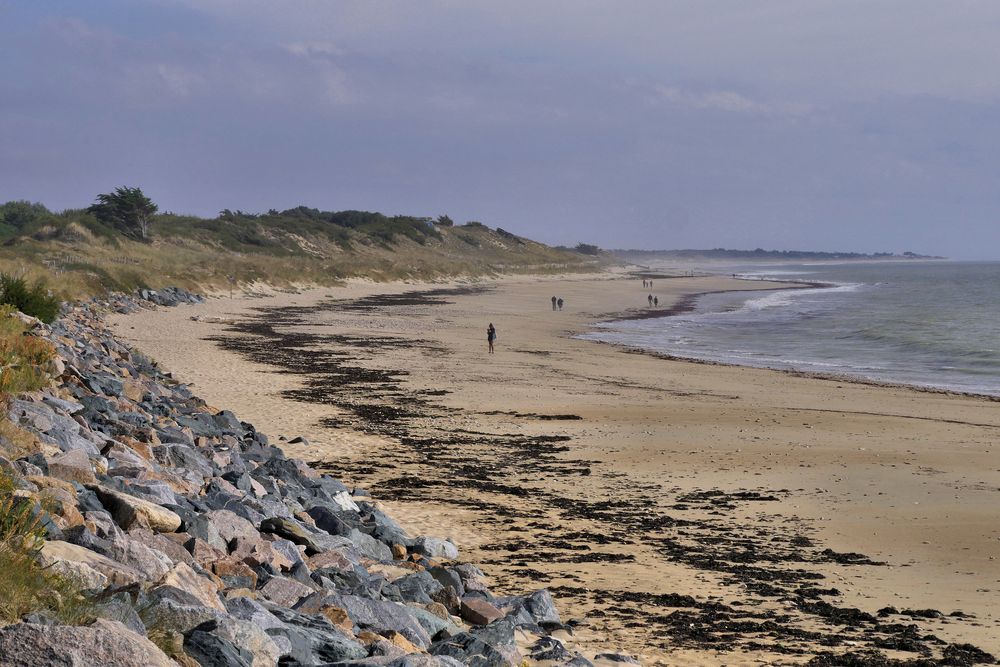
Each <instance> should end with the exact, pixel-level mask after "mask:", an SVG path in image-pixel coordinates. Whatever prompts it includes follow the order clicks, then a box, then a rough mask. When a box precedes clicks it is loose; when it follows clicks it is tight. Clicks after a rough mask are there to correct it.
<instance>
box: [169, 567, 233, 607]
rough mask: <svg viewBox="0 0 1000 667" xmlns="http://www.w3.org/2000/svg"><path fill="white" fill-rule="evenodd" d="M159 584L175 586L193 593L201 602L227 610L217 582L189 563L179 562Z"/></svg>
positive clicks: (207, 605)
mask: <svg viewBox="0 0 1000 667" xmlns="http://www.w3.org/2000/svg"><path fill="white" fill-rule="evenodd" d="M157 585H158V586H173V587H174V588H179V589H180V590H182V591H184V592H186V593H190V594H191V595H193V596H194V597H195V598H196V599H197V600H198V601H199V602H200V603H201V604H203V605H204V606H206V607H209V608H211V609H217V610H219V611H226V605H224V604H223V603H222V601H221V600H220V599H219V591H218V587H217V586H216V584H215V582H214V581H212V580H211V579H209V578H208V577H204V576H202V575H200V574H198V573H197V572H195V571H194V570H192V569H191V566H190V565H188V564H187V563H178V564H177V565H174V567H173V568H172V569H171V570H170V571H169V572H167V573H166V574H165V575H163V578H162V579H160V581H159V582H158V583H157Z"/></svg>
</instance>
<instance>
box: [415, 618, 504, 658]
mask: <svg viewBox="0 0 1000 667" xmlns="http://www.w3.org/2000/svg"><path fill="white" fill-rule="evenodd" d="M514 637H515V635H514V626H513V624H512V623H510V622H508V621H507V620H506V619H503V620H499V621H496V622H495V623H492V624H491V625H488V626H486V627H484V628H481V629H479V630H473V631H470V632H462V633H460V634H458V635H455V636H454V637H449V638H448V639H444V640H442V641H439V642H436V643H435V644H434V645H432V646H431V647H430V649H429V652H430V654H431V655H436V656H446V657H449V658H454V659H455V660H458V661H459V662H462V663H466V664H472V665H476V666H477V667H517V665H520V664H521V654H520V653H519V652H518V650H517V642H516V641H515V639H514Z"/></svg>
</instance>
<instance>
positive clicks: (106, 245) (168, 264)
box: [0, 202, 601, 299]
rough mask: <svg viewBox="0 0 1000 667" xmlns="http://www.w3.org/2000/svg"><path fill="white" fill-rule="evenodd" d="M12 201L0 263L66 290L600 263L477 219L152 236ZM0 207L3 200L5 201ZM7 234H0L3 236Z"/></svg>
mask: <svg viewBox="0 0 1000 667" xmlns="http://www.w3.org/2000/svg"><path fill="white" fill-rule="evenodd" d="M11 204H19V207H15V208H16V210H17V212H18V215H19V216H20V217H17V218H16V220H17V221H18V222H17V224H19V225H20V226H19V227H18V228H17V229H14V228H13V227H11V230H13V231H11V230H8V231H7V232H6V233H5V234H6V241H3V244H2V245H0V271H5V272H8V273H12V274H14V275H17V276H19V277H23V278H24V279H25V280H27V281H29V282H33V281H36V280H38V279H40V278H45V279H48V282H49V284H50V285H52V287H53V288H54V289H55V290H56V291H57V293H58V296H60V297H62V298H67V299H68V298H78V297H85V296H90V295H96V294H101V293H104V292H106V291H108V290H118V291H132V290H134V289H136V288H139V287H147V288H154V289H155V288H157V287H164V286H168V285H176V286H179V287H185V288H188V289H194V290H202V291H206V290H212V289H218V290H224V289H228V288H229V287H230V285H231V284H232V285H237V286H238V285H247V284H251V283H259V282H266V283H270V284H273V285H275V286H289V285H330V284H336V283H337V282H338V281H341V280H343V279H345V278H350V277H359V276H363V277H366V278H370V279H373V280H378V281H387V280H428V279H430V280H433V279H438V278H444V277H453V276H459V275H468V276H489V275H497V274H501V273H553V272H561V271H588V270H594V269H595V268H597V267H598V266H599V265H600V264H601V260H600V259H599V258H595V257H592V256H584V255H581V254H580V253H576V252H574V251H570V250H566V249H556V248H550V247H548V246H545V245H543V244H540V243H535V242H533V241H530V240H528V239H524V238H520V237H518V236H515V235H513V234H510V233H509V232H506V231H503V230H493V229H490V228H488V227H486V226H485V225H482V224H467V225H462V226H447V225H440V224H435V223H433V222H432V221H430V220H429V219H427V218H415V217H411V216H391V217H390V216H384V215H381V214H378V213H368V212H364V211H340V212H324V211H318V210H315V209H308V208H305V207H299V208H296V209H289V210H288V211H282V212H280V213H279V212H277V211H272V212H269V213H267V214H261V215H251V214H246V213H242V212H239V211H237V212H236V213H233V212H231V211H223V212H222V213H221V214H220V215H219V216H218V217H217V218H211V219H205V218H197V217H193V216H181V215H175V214H172V213H166V214H162V215H158V216H156V219H155V221H154V224H153V226H152V232H151V238H150V241H149V242H141V241H137V240H134V239H131V238H129V237H127V236H124V235H122V234H120V233H118V232H116V231H115V230H114V229H111V228H108V227H107V226H106V225H102V224H101V223H100V222H99V221H97V220H95V219H93V216H91V215H89V214H88V213H87V212H86V211H65V212H63V213H60V214H54V213H49V212H47V211H45V209H44V207H42V208H41V209H38V208H37V207H36V208H32V206H35V205H23V203H17V202H14V203H8V205H11ZM0 208H2V206H0ZM0 240H2V238H0Z"/></svg>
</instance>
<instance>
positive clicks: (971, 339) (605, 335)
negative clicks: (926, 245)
mask: <svg viewBox="0 0 1000 667" xmlns="http://www.w3.org/2000/svg"><path fill="white" fill-rule="evenodd" d="M717 272H718V273H723V274H726V275H729V274H736V275H737V277H739V278H742V279H744V280H747V281H753V280H766V279H774V280H783V281H799V282H806V283H822V284H823V285H824V287H808V288H804V289H794V290H780V291H748V292H722V293H714V294H705V295H703V296H701V297H699V298H697V300H696V301H695V303H694V308H693V309H692V310H691V311H690V312H684V313H680V314H677V315H672V316H667V317H655V318H649V319H632V320H618V321H609V322H601V323H598V324H597V325H595V327H594V329H593V330H592V331H589V332H587V333H584V334H582V336H581V337H583V338H587V339H591V340H598V341H604V342H608V343H615V344H620V345H627V346H630V347H636V348H641V349H645V350H650V351H654V352H659V353H665V354H669V355H673V356H677V357H684V358H690V359H701V360H710V361H717V362H723V363H728V364H736V365H744V366H758V367H764V368H777V369H794V370H798V371H805V372H816V373H824V374H834V375H839V376H853V377H859V378H865V379H870V380H876V381H881V382H890V383H900V384H907V385H916V386H921V387H933V388H938V389H946V390H951V391H959V392H968V393H975V394H988V395H992V396H1000V262H953V261H920V260H911V261H885V262H876V261H865V262H853V263H837V264H833V263H816V264H810V263H802V264H781V265H777V264H773V265H761V264H754V265H738V264H734V265H731V266H725V267H720V268H718V270H717Z"/></svg>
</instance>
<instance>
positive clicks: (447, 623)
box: [409, 602, 462, 641]
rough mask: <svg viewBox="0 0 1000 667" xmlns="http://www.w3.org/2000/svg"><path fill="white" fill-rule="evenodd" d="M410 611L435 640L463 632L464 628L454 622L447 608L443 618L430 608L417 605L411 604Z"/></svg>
mask: <svg viewBox="0 0 1000 667" xmlns="http://www.w3.org/2000/svg"><path fill="white" fill-rule="evenodd" d="M431 604H432V605H433V604H434V603H433V602H432V603H431ZM409 611H410V615H411V616H413V618H415V619H416V620H417V623H419V624H420V626H421V627H422V628H423V629H424V630H425V631H426V632H427V634H428V635H430V637H431V639H433V640H434V641H438V640H440V639H443V638H445V637H452V636H454V635H457V634H460V633H461V632H462V628H460V627H459V626H457V625H455V624H454V623H453V622H452V620H451V616H449V615H448V612H447V610H445V612H444V617H443V618H442V617H441V616H438V615H437V614H434V613H432V612H431V611H430V610H427V609H420V608H419V607H415V606H410V608H409Z"/></svg>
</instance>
